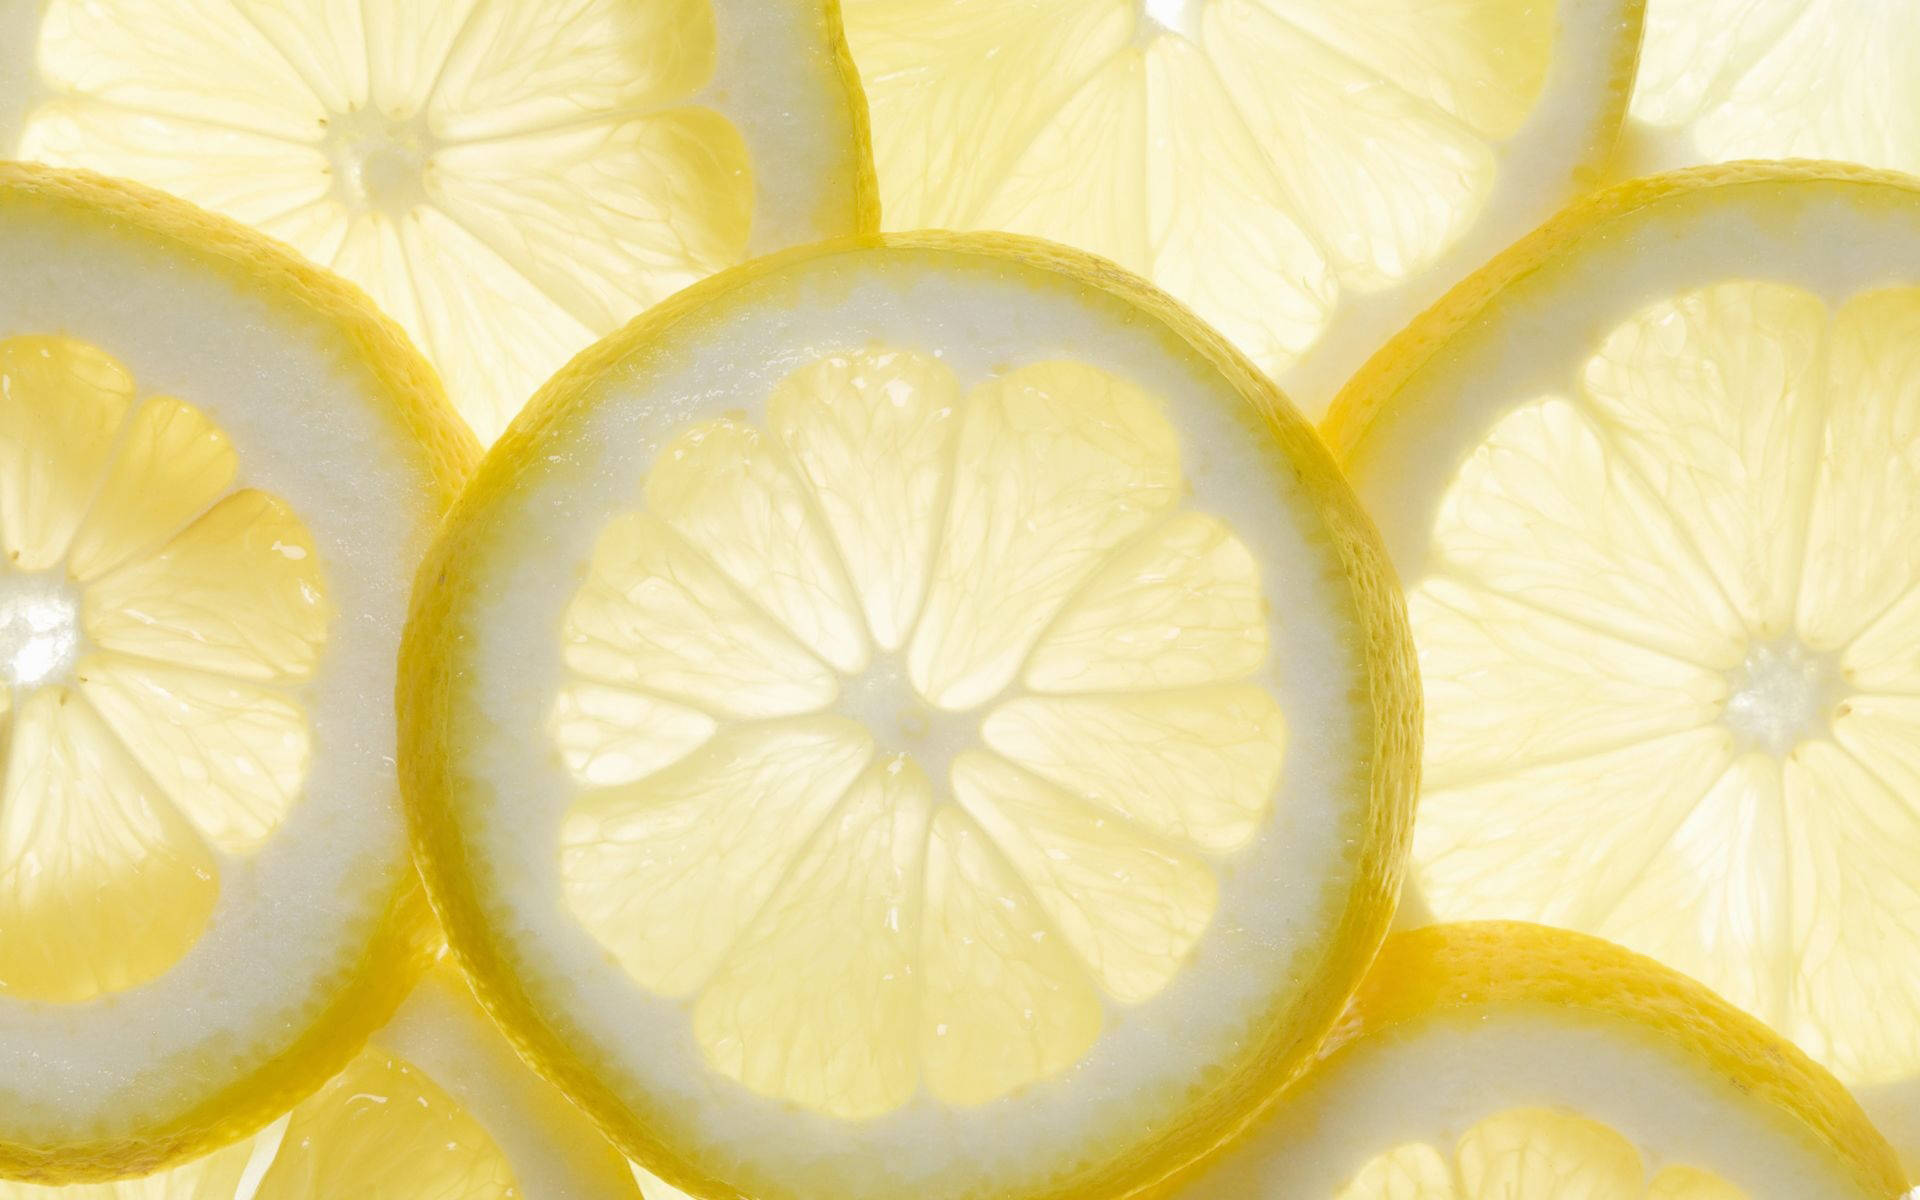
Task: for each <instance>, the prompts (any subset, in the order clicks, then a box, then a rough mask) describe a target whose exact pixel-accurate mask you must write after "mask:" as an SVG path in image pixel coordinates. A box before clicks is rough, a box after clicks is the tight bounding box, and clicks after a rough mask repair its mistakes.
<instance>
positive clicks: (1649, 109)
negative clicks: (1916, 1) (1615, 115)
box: [1615, 0, 1920, 175]
mask: <svg viewBox="0 0 1920 1200" xmlns="http://www.w3.org/2000/svg"><path fill="white" fill-rule="evenodd" d="M1917 40H1920V7H1915V6H1914V5H1911V4H1899V3H1894V4H1880V3H1867V4H1862V3H1857V2H1856V0H1647V17H1646V42H1645V46H1644V48H1643V50H1642V53H1641V59H1640V74H1639V77H1638V79H1637V80H1636V81H1635V83H1634V91H1633V102H1632V106H1631V108H1630V110H1629V116H1630V119H1629V121H1628V123H1627V125H1626V126H1625V128H1624V130H1623V137H1622V139H1621V145H1620V154H1619V158H1618V161H1617V163H1616V165H1615V170H1616V171H1618V172H1619V173H1620V174H1622V175H1627V174H1644V173H1646V172H1649V171H1654V170H1664V169H1667V168H1671V167H1684V166H1691V165H1693V164H1695V163H1706V162H1723V161H1726V160H1729V159H1739V158H1831V159H1844V160H1848V161H1852V162H1859V163H1865V164H1867V165H1869V166H1876V167H1892V168H1896V169H1898V170H1902V171H1920V122H1917V121H1916V120H1915V118H1914V115H1913V114H1914V113H1915V111H1916V109H1917V108H1920V92H1916V91H1915V88H1916V83H1915V79H1914V74H1913V71H1912V69H1911V65H1910V64H1911V61H1912V58H1911V50H1912V47H1913V46H1914V45H1915V43H1916V41H1917Z"/></svg>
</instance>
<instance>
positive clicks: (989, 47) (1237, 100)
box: [845, 0, 1611, 372]
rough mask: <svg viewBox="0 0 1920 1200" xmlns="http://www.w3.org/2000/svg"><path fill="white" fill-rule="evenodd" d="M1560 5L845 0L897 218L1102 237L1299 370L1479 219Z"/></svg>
mask: <svg viewBox="0 0 1920 1200" xmlns="http://www.w3.org/2000/svg"><path fill="white" fill-rule="evenodd" d="M1563 7H1565V5H1563V4H1555V3H1538V2H1533V0H1468V2H1465V3H1436V2H1434V0H1365V2H1364V3H1355V4H1348V3H1341V4H1330V3H1326V2H1324V0H1143V2H1138V3H1136V2H1134V0H1072V2H1071V3H1062V4H1054V5H1049V6H1047V11H1046V12H1045V13H1044V14H1036V13H1034V12H1033V11H1032V10H1031V6H1029V5H1026V4H1020V3H1009V2H1005V0H997V2H995V3H987V4H967V5H939V4H925V3H921V2H920V0H847V3H846V4H845V11H846V15H847V26H848V36H849V40H850V42H851V43H852V46H853V50H854V55H855V58H856V59H857V60H858V62H859V63H860V67H861V72H862V75H863V78H864V81H865V84H866V90H867V94H868V97H869V99H870V101H871V103H872V108H873V121H874V151H875V158H876V162H877V164H878V170H879V174H880V185H881V194H882V196H883V197H884V199H885V205H886V214H887V222H888V224H889V226H890V227H892V228H898V229H919V228H935V227H937V228H954V229H976V228H981V229H987V228H991V229H1009V230H1014V231H1017V232H1022V233H1030V234H1035V235H1037V236H1041V237H1046V238H1050V239H1053V240H1056V241H1062V242H1067V243H1070V244H1073V245H1076V246H1080V247H1084V248H1086V249H1089V250H1092V251H1094V252H1096V253H1098V254H1101V255H1103V256H1105V257H1108V258H1110V259H1112V260H1113V261H1115V262H1117V263H1119V264H1120V265H1121V266H1124V267H1126V268H1128V269H1129V270H1132V271H1135V272H1137V273H1139V274H1142V275H1145V276H1146V277H1148V278H1150V279H1152V280H1154V281H1155V282H1156V283H1158V284H1159V285H1160V286H1162V287H1164V288H1166V289H1167V290H1168V291H1170V292H1171V293H1173V295H1174V296H1176V297H1177V298H1178V299H1180V300H1183V301H1185V302H1186V303H1187V304H1189V305H1191V306H1192V307H1193V308H1194V309H1195V311H1197V312H1198V313H1199V314H1200V315H1201V316H1202V317H1204V318H1206V319H1207V320H1208V321H1209V322H1210V323H1212V324H1213V325H1214V326H1215V327H1216V328H1218V329H1220V330H1221V331H1222V332H1224V333H1226V334H1227V335H1228V336H1229V337H1230V338H1232V339H1233V340H1234V341H1235V342H1236V343H1237V344H1238V345H1239V346H1240V347H1241V348H1242V349H1244V350H1246V351H1247V352H1248V353H1249V354H1250V355H1251V356H1252V357H1253V358H1254V359H1255V361H1256V362H1257V363H1258V364H1259V365H1260V366H1262V367H1264V368H1266V369H1267V370H1269V371H1272V372H1280V371H1284V370H1285V369H1286V368H1287V367H1289V366H1290V365H1292V364H1293V363H1295V362H1296V361H1298V360H1299V359H1300V358H1301V356H1302V355H1304V354H1305V353H1307V352H1308V351H1309V350H1310V349H1311V348H1312V347H1313V346H1314V344H1315V343H1316V342H1317V341H1318V340H1319V338H1320V337H1321V335H1322V334H1323V333H1324V332H1325V330H1326V329H1327V327H1328V326H1329V324H1331V323H1332V322H1333V321H1334V319H1335V318H1336V316H1337V314H1338V313H1339V311H1340V309H1341V307H1342V304H1343V302H1345V301H1348V300H1351V299H1353V298H1354V297H1357V296H1361V295H1364V294H1366V293H1369V292H1374V291H1378V290H1381V289H1383V288H1389V287H1393V286H1396V285H1398V284H1401V283H1404V282H1406V281H1407V280H1409V279H1411V278H1412V277H1414V276H1415V275H1417V274H1419V273H1420V272H1421V271H1423V270H1425V269H1426V268H1428V267H1430V266H1432V265H1433V263H1434V262H1435V261H1436V260H1437V259H1438V258H1439V257H1440V256H1441V255H1442V254H1443V253H1444V252H1445V251H1446V250H1447V249H1448V248H1449V247H1450V246H1452V245H1453V244H1454V243H1456V242H1457V241H1458V240H1459V239H1460V238H1461V236H1462V234H1463V233H1464V231H1465V230H1467V229H1468V228H1469V227H1471V226H1472V225H1473V223H1474V222H1475V221H1476V220H1477V219H1478V218H1479V217H1480V215H1481V213H1482V212H1483V211H1484V210H1485V208H1486V207H1487V204H1488V200H1489V197H1490V196H1491V195H1492V193H1493V192H1494V190H1495V185H1496V177H1497V176H1498V175H1499V170H1500V165H1499V156H1500V151H1501V147H1502V144H1503V143H1504V142H1505V141H1506V140H1507V139H1509V138H1510V137H1512V136H1513V135H1514V134H1516V133H1517V132H1518V131H1519V130H1520V129H1521V127H1522V126H1523V125H1524V124H1525V123H1526V120H1527V118H1528V116H1529V114H1530V113H1532V111H1533V110H1534V108H1535V106H1536V105H1537V104H1539V102H1540V98H1541V96H1542V94H1543V92H1544V91H1545V89H1546V87H1547V80H1548V75H1549V66H1550V64H1551V62H1552V60H1553V54H1554V42H1555V37H1556V32H1557V22H1558V18H1559V10H1560V9H1561V8H1563ZM1609 32H1611V31H1609ZM1572 52H1573V53H1577V54H1595V55H1598V56H1599V57H1601V58H1604V57H1605V56H1606V55H1605V51H1603V50H1601V49H1598V48H1596V47H1591V46H1582V47H1580V48H1579V49H1577V50H1574V51H1572ZM1598 102H1599V101H1598V100H1596V103H1598ZM1552 186H1554V187H1557V186H1560V181H1559V180H1555V181H1553V184H1552ZM1542 190H1543V191H1544V190H1546V185H1542Z"/></svg>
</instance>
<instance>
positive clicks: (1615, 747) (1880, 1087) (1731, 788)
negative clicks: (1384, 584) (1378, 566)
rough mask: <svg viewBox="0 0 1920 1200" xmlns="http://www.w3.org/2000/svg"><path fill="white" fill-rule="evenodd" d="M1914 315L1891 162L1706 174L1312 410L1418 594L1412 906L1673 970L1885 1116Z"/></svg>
mask: <svg viewBox="0 0 1920 1200" xmlns="http://www.w3.org/2000/svg"><path fill="white" fill-rule="evenodd" d="M1917 331H1920V191H1916V190H1915V189H1914V188H1913V187H1912V185H1911V184H1910V183H1907V182H1902V181H1900V180H1898V179H1897V178H1895V177H1892V176H1886V177H1882V176H1876V175H1874V174H1872V173H1869V172H1863V171H1860V170H1859V169H1853V168H1845V167H1825V166H1819V165H1800V166H1789V167H1760V166H1745V167H1735V168H1706V169H1701V170H1697V171H1692V172H1685V173H1681V174H1678V175H1673V176H1664V177H1659V178H1657V179H1655V180H1653V181H1650V182H1643V183H1635V184H1628V185H1623V186H1622V187H1620V188H1618V189H1615V190H1613V191H1610V192H1607V193H1603V194H1601V195H1600V196H1598V197H1596V198H1594V199H1592V200H1590V201H1587V202H1584V203H1582V204H1581V205H1578V206H1576V207H1574V208H1572V209H1570V210H1568V211H1567V212H1566V213H1565V214H1563V215H1562V216H1561V217H1560V218H1558V219H1556V220H1555V221H1554V222H1553V223H1551V224H1550V225H1548V226H1547V227H1545V228H1544V229H1543V230H1541V231H1540V232H1539V233H1538V234H1536V235H1535V236H1533V237H1531V238H1529V239H1527V240H1526V241H1524V242H1522V243H1520V244H1519V245H1518V246H1516V247H1515V248H1514V249H1513V250H1512V251H1510V252H1509V253H1507V254H1505V255H1503V256H1502V257H1500V258H1499V259H1497V260H1495V261H1494V262H1493V263H1492V264H1491V265H1489V266H1488V268H1487V269H1486V270H1485V271H1484V272H1483V273H1482V274H1480V275H1479V276H1477V277H1475V278H1474V279H1473V280H1470V281H1469V282H1468V283H1467V284H1464V285H1462V288H1461V289H1460V290H1459V291H1458V292H1456V293H1455V294H1454V295H1453V296H1451V297H1450V298H1449V299H1448V300H1447V301H1446V302H1445V303H1444V304H1442V305H1441V306H1439V307H1437V308H1436V309H1435V310H1433V311H1432V312H1430V313H1429V314H1428V315H1427V316H1426V317H1424V318H1422V320H1421V321H1420V322H1418V323H1417V324H1416V325H1414V326H1412V327H1410V328H1409V330H1408V331H1407V333H1406V334H1405V335H1403V336H1402V337H1401V338H1400V339H1397V340H1396V341H1395V342H1393V343H1390V344H1389V345H1388V346H1387V347H1386V348H1385V349H1384V350H1382V352H1381V354H1380V356H1379V357H1378V358H1377V359H1376V360H1375V361H1374V362H1373V363H1372V364H1371V365H1370V366H1369V367H1368V368H1367V370H1366V371H1365V372H1363V373H1362V374H1361V375H1360V376H1358V377H1356V379H1355V381H1354V383H1353V385H1352V386H1351V387H1350V388H1349V389H1348V390H1347V392H1346V393H1344V394H1343V396H1342V397H1341V400H1340V402H1339V404H1337V405H1336V407H1335V410H1334V412H1333V414H1332V416H1331V418H1330V423H1329V427H1328V433H1329V436H1330V438H1331V439H1332V441H1333V442H1334V443H1335V444H1336V445H1337V446H1338V447H1339V451H1338V452H1339V453H1341V454H1343V455H1344V456H1345V459H1346V461H1347V463H1348V465H1349V468H1350V471H1351V477H1352V478H1353V480H1354V481H1355V485H1356V487H1357V488H1358V489H1359V491H1360V493H1361V495H1362V496H1363V497H1365V498H1367V499H1368V500H1369V501H1370V504H1371V507H1370V511H1372V512H1373V514H1374V515H1375V517H1376V518H1377V519H1378V520H1379V521H1380V522H1381V527H1382V529H1383V531H1384V532H1385V535H1386V538H1387V542H1388V546H1389V548H1390V550H1391V551H1392V553H1393V556H1394V559H1395V562H1396V564H1397V565H1398V566H1399V568H1400V571H1401V574H1402V576H1403V578H1404V579H1405V580H1406V581H1407V584H1408V586H1409V588H1410V599H1409V607H1410V610H1411V616H1412V621H1413V626H1414V635H1415V640H1416V642H1417V644H1418V646H1419V652H1420V665H1421V674H1422V677H1423V679H1424V682H1425V686H1426V692H1427V717H1426V750H1425V768H1424V781H1423V795H1422V800H1421V808H1420V824H1419V828H1418V831H1417V834H1416V837H1415V844H1414V859H1415V877H1416V881H1417V886H1418V891H1419V894H1420V895H1421V896H1422V897H1423V898H1424V900H1425V902H1426V904H1427V905H1428V906H1429V907H1430V908H1431V910H1432V912H1433V913H1434V914H1435V915H1436V916H1437V917H1439V918H1441V919H1461V918H1474V917H1514V918H1524V919H1531V920H1540V921H1545V922H1549V923H1553V924H1560V925H1567V926H1571V927H1574V928H1578V929H1583V930H1587V931H1589V932H1593V933H1597V934H1600V935H1602V936H1605V937H1608V938H1611V939H1613V940H1615V941H1618V942H1622V943H1624V944H1626V945H1627V946H1629V947H1632V948H1634V949H1637V950H1640V951H1642V952H1644V953H1647V954H1650V955H1652V956H1654V957H1656V958H1659V959H1661V960H1662V961H1664V962H1666V963H1668V964H1669V965H1671V966H1674V967H1677V968H1680V969H1681V970H1683V971H1685V972H1686V973H1687V974H1689V975H1692V976H1693V977H1695V978H1697V979H1699V980H1702V981H1703V982H1705V983H1707V984H1709V985H1710V986H1712V987H1713V988H1714V989H1715V990H1717V991H1718V992H1720V994H1722V995H1724V996H1726V997H1727V998H1728V999H1730V1000H1732V1001H1734V1002H1735V1003H1737V1004H1740V1005H1741V1006H1743V1007H1745V1008H1746V1009H1748V1010H1749V1011H1751V1012H1753V1013H1755V1014H1757V1015H1759V1016H1760V1017H1762V1018H1763V1019H1765V1020H1766V1021H1768V1022H1769V1023H1771V1024H1772V1025H1773V1026H1774V1027H1775V1028H1777V1029H1779V1030H1780V1031H1781V1032H1782V1033H1784V1034H1786V1035H1787V1036H1788V1037H1789V1038H1791V1039H1792V1040H1793V1041H1795V1042H1797V1043H1798V1044H1799V1045H1800V1046H1801V1047H1802V1048H1803V1049H1805V1050H1806V1051H1807V1052H1808V1053H1809V1054H1811V1055H1812V1056H1813V1057H1814V1058H1816V1059H1818V1060H1819V1061H1821V1062H1822V1063H1823V1064H1825V1065H1826V1066H1828V1067H1829V1068H1831V1069H1832V1070H1833V1072H1834V1073H1835V1074H1837V1075H1838V1076H1839V1077H1840V1078H1841V1079H1842V1080H1844V1081H1846V1082H1847V1083H1849V1084H1852V1085H1855V1086H1857V1087H1859V1088H1860V1089H1861V1095H1862V1097H1863V1099H1865V1100H1866V1102H1867V1104H1868V1107H1869V1109H1871V1110H1875V1111H1876V1113H1877V1115H1880V1116H1881V1117H1882V1118H1883V1119H1884V1120H1885V1122H1886V1124H1887V1126H1888V1128H1889V1129H1896V1130H1897V1129H1900V1128H1905V1129H1908V1130H1913V1129H1915V1128H1916V1126H1920V877H1917V876H1916V874H1915V872H1914V870H1913V864H1914V862H1915V861H1916V860H1917V859H1920V654H1917V653H1916V646H1920V636H1917V635H1920V542H1916V541H1915V539H1914V530H1915V529H1916V528H1920V358H1916V356H1915V353H1914V346H1915V334H1916V332H1917ZM1907 1149H1908V1153H1913V1152H1914V1151H1915V1150H1917V1149H1920V1143H1916V1144H1914V1145H1912V1146H1909V1147H1908V1148H1907Z"/></svg>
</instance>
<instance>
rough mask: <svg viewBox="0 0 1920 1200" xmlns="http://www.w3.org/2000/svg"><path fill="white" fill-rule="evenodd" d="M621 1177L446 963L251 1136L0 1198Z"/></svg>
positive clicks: (555, 1185) (180, 1198)
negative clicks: (113, 1177) (200, 1153)
mask: <svg viewBox="0 0 1920 1200" xmlns="http://www.w3.org/2000/svg"><path fill="white" fill-rule="evenodd" d="M640 1194H641V1193H639V1192H638V1191H637V1190H636V1188H635V1184H634V1182H633V1180H632V1178H631V1176H630V1172H629V1168H628V1166H627V1163H626V1161H625V1160H624V1159H622V1158H621V1157H620V1155H619V1153H618V1152H617V1151H615V1150H614V1148H613V1147H612V1146H611V1145H610V1144H609V1143H608V1142H607V1140H606V1139H605V1138H603V1137H601V1136H600V1135H599V1133H598V1132H596V1131H595V1130H594V1128H593V1126H592V1125H591V1124H590V1123H588V1121H587V1119H586V1117H585V1116H584V1115H583V1114H581V1112H580V1111H579V1110H578V1109H576V1108H574V1107H573V1106H572V1105H571V1104H569V1103H567V1101H566V1098H565V1097H563V1096H562V1095H560V1093H559V1092H557V1091H555V1090H554V1088H553V1086H552V1085H551V1084H549V1083H547V1082H546V1081H544V1080H542V1079H541V1078H540V1077H539V1076H537V1075H535V1074H534V1073H533V1072H532V1071H530V1070H528V1069H527V1067H526V1065H525V1064H523V1063H522V1062H521V1061H520V1060H519V1059H518V1058H517V1057H516V1056H515V1055H514V1053H513V1050H512V1048H511V1047H510V1046H508V1045H507V1042H506V1040H505V1039H504V1038H502V1037H501V1036H500V1034H499V1031H498V1030H497V1029H495V1027H494V1026H493V1025H492V1024H491V1023H490V1022H489V1021H488V1020H487V1018H486V1015H485V1014H484V1013H483V1012H482V1011H481V1009H480V1006H479V1004H478V1003H477V1002H476V1001H475V1000H474V998H473V993H472V992H471V991H469V990H468V988H467V985H466V983H465V981H464V980H462V979H461V978H460V977H459V975H457V974H455V973H454V971H453V969H452V968H451V967H450V966H447V967H441V968H439V969H437V970H434V971H432V972H430V973H429V974H428V975H427V976H426V977H425V978H424V979H423V980H422V981H421V983H420V986H419V987H418V988H416V989H415V990H414V992H413V994H412V995H410V996H409V997H408V998H407V1000H406V1002H405V1003H404V1004H402V1005H401V1006H400V1010H399V1012H397V1013H395V1014H394V1017H393V1019H392V1020H391V1021H390V1022H388V1023H387V1025H386V1027H385V1028H383V1029H381V1030H379V1031H378V1032H376V1033H375V1034H374V1035H373V1039H372V1040H371V1041H370V1042H369V1043H368V1045H367V1046H366V1048H365V1049H363V1050H362V1051H361V1052H360V1053H359V1055H358V1056H356V1057H355V1058H354V1059H353V1060H352V1061H351V1062H349V1063H348V1064H347V1066H346V1068H345V1069H344V1070H342V1071H341V1072H340V1073H339V1074H338V1075H335V1076H334V1077H333V1078H332V1079H330V1080H328V1081H327V1082H326V1083H325V1085H324V1086H322V1087H321V1088H320V1090H319V1091H317V1092H315V1093H314V1094H313V1095H312V1096H310V1097H308V1098H307V1099H305V1100H303V1101H301V1102H300V1103H299V1104H298V1105H296V1106H295V1107H294V1108H293V1110H292V1111H291V1112H289V1113H287V1114H285V1115H283V1116H282V1117H281V1118H280V1119H279V1120H278V1121H275V1122H274V1123H272V1124H271V1125H269V1126H268V1127H267V1128H266V1129H264V1130H262V1131H261V1132H260V1133H259V1134H258V1135H256V1136H254V1137H250V1138H244V1139H242V1140H241V1141H238V1142H236V1143H234V1144H233V1145H231V1146H228V1147H226V1148H224V1149H221V1150H216V1151H214V1152H213V1153H212V1154H209V1155H206V1156H205V1157H203V1158H198V1159H195V1160H194V1161H192V1162H189V1163H186V1164H183V1165H181V1166H178V1167H172V1168H169V1169H167V1170H165V1171H160V1172H157V1173H155V1174H153V1175H148V1176H145V1177H142V1178H139V1179H128V1180H121V1181H117V1182H111V1183H93V1184H74V1185H71V1186H67V1187H44V1186H39V1185H35V1184H26V1183H5V1182H0V1200H340V1198H341V1197H347V1196H351V1197H355V1198H356V1200H429V1198H430V1200H515V1198H518V1197H527V1198H532V1197H540V1198H541V1200H639V1197H640Z"/></svg>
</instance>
